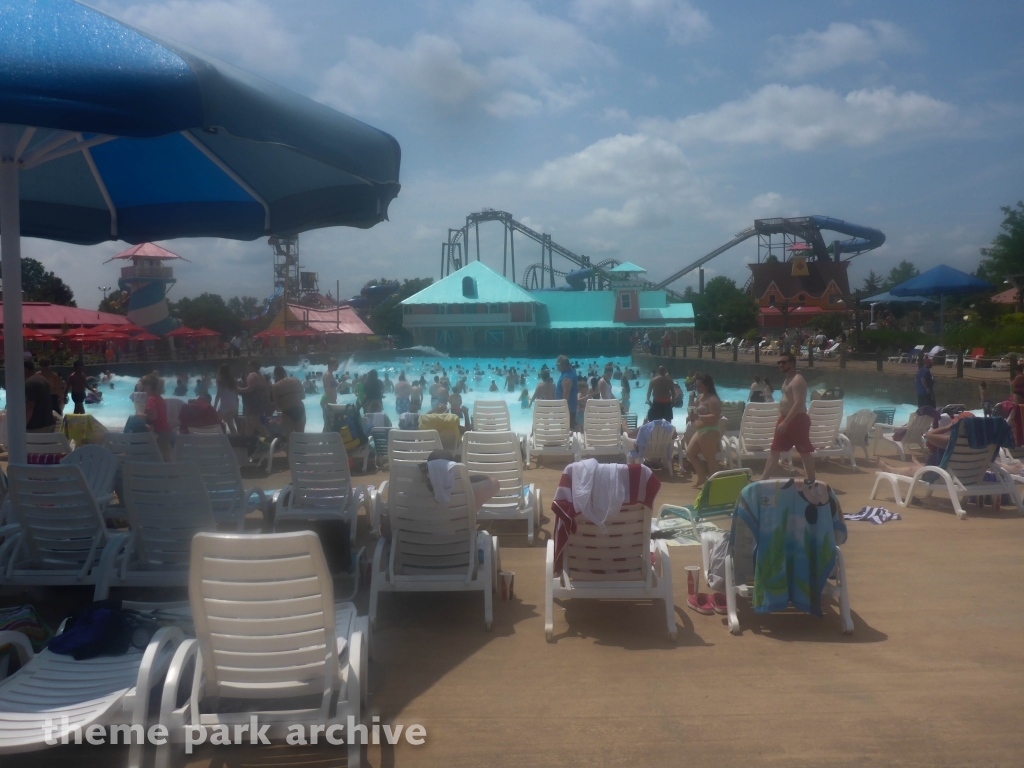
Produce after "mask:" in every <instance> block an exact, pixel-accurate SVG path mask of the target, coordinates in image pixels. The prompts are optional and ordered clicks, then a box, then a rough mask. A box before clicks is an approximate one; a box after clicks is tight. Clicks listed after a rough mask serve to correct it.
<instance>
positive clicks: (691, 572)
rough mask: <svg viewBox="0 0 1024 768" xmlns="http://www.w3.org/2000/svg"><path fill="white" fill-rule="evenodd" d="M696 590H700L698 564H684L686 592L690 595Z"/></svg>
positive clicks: (694, 593)
mask: <svg viewBox="0 0 1024 768" xmlns="http://www.w3.org/2000/svg"><path fill="white" fill-rule="evenodd" d="M698 592H700V566H699V565H688V566H686V594H687V595H689V596H691V597H692V596H693V595H696V594H697V593H698Z"/></svg>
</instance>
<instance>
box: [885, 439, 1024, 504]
mask: <svg viewBox="0 0 1024 768" xmlns="http://www.w3.org/2000/svg"><path fill="white" fill-rule="evenodd" d="M956 428H957V427H956V425H954V427H953V429H954V430H955V429H956ZM994 453H995V446H994V445H987V446H984V447H982V448H971V446H970V444H969V443H968V442H967V435H966V434H963V435H961V434H958V435H957V439H956V444H955V445H954V446H953V451H952V453H951V454H950V455H949V457H948V458H947V459H946V461H945V462H944V463H943V465H942V466H938V467H935V466H925V467H921V468H920V469H919V470H917V471H916V472H915V473H914V475H913V477H907V476H906V475H899V474H896V473H895V472H876V473H875V485H874V487H873V488H872V489H871V498H872V499H875V498H878V496H877V494H878V489H879V487H881V486H882V485H883V483H886V482H887V483H888V484H889V487H890V488H891V489H892V495H893V498H894V499H895V500H896V503H897V504H899V505H900V506H901V507H906V506H909V505H910V503H911V502H912V501H913V500H914V497H916V496H918V495H919V494H920V495H923V496H924V497H925V498H926V499H927V498H929V497H930V496H931V495H932V494H933V493H934V492H935V491H945V492H946V493H947V494H948V495H949V500H950V501H951V502H952V503H953V511H954V512H956V516H957V517H958V518H959V519H961V520H963V519H964V518H965V517H967V512H966V511H965V510H964V508H963V506H962V505H961V501H960V500H961V499H962V498H963V497H964V496H979V497H984V496H1002V495H1003V494H1007V495H1009V497H1010V498H1011V499H1013V504H1014V506H1015V507H1016V508H1017V512H1018V513H1020V514H1024V504H1022V503H1021V498H1020V494H1019V493H1018V492H1017V487H1016V484H1015V483H1014V481H1013V477H1011V476H1010V473H1009V472H1007V471H1006V470H1005V469H1002V468H1001V467H999V466H997V465H996V464H994V463H993V462H992V456H993V454H994ZM986 472H992V473H993V474H994V475H995V481H994V482H985V473H986ZM903 485H905V486H907V493H906V496H901V495H900V486H903Z"/></svg>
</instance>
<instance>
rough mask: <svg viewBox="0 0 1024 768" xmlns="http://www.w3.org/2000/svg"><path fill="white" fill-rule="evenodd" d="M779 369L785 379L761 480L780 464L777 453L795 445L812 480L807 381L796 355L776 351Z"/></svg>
mask: <svg viewBox="0 0 1024 768" xmlns="http://www.w3.org/2000/svg"><path fill="white" fill-rule="evenodd" d="M779 370H780V371H781V372H782V375H783V376H785V377H786V380H785V381H784V382H783V383H782V399H781V400H780V401H779V414H780V415H779V421H778V424H776V425H775V438H774V439H773V440H772V447H771V455H770V456H769V458H768V461H766V462H765V465H764V474H763V475H761V479H762V480H767V479H768V478H770V477H771V476H772V473H774V472H775V470H776V469H777V468H778V466H779V457H780V456H781V455H782V454H783V453H789V452H790V451H791V450H792V449H793V448H796V450H797V452H798V453H799V454H800V458H801V459H802V460H803V462H804V473H805V474H806V475H807V480H808V481H809V482H813V481H814V456H813V453H814V448H813V447H812V446H811V437H810V433H811V419H810V417H809V416H808V415H807V382H806V381H804V377H803V376H801V375H800V374H799V373H797V372H796V357H795V356H794V355H793V353H792V352H789V351H786V352H783V353H782V354H781V355H779Z"/></svg>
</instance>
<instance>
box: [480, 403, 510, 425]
mask: <svg viewBox="0 0 1024 768" xmlns="http://www.w3.org/2000/svg"><path fill="white" fill-rule="evenodd" d="M511 429H512V421H511V419H510V418H509V415H508V403H506V402H505V401H504V400H477V401H476V402H475V403H473V431H474V432H509V431H511Z"/></svg>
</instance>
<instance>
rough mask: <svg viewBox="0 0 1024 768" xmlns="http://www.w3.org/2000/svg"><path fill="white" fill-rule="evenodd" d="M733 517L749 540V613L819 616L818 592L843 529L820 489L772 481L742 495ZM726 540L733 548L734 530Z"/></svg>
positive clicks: (834, 505)
mask: <svg viewBox="0 0 1024 768" xmlns="http://www.w3.org/2000/svg"><path fill="white" fill-rule="evenodd" d="M736 517H737V518H738V520H739V521H742V523H744V524H746V525H747V526H748V527H749V528H750V530H751V531H752V532H753V534H754V541H755V548H754V612H755V613H771V612H772V611H784V610H786V608H788V607H789V605H790V604H792V606H793V607H794V608H796V609H797V610H799V611H803V612H804V613H811V614H813V615H815V616H821V615H822V613H821V592H822V590H823V589H824V587H825V582H826V580H827V579H828V577H829V575H830V574H831V573H832V570H833V568H834V567H835V564H836V545H837V544H842V543H844V542H845V541H846V523H845V522H843V515H842V510H841V509H840V506H839V501H838V500H837V499H836V495H835V493H834V492H833V491H832V489H831V488H830V487H829V486H828V485H826V484H825V483H821V482H816V483H807V482H805V481H795V480H778V481H767V482H760V483H752V484H751V485H748V486H747V487H746V488H744V489H743V492H742V493H741V494H740V498H739V501H738V502H737V504H736ZM738 524H739V522H736V521H734V523H733V531H732V533H731V534H730V536H731V537H732V542H730V549H732V544H733V543H735V536H736V532H735V526H736V525H738Z"/></svg>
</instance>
